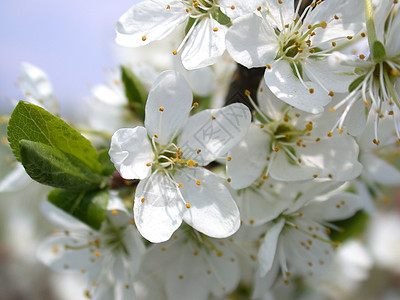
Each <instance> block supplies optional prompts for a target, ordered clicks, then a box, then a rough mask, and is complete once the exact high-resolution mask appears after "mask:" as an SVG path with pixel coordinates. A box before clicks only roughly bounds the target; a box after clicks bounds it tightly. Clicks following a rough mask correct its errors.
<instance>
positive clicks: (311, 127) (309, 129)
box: [306, 123, 313, 131]
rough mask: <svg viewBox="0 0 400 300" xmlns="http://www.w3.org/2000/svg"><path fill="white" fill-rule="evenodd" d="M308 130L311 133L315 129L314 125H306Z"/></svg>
mask: <svg viewBox="0 0 400 300" xmlns="http://www.w3.org/2000/svg"><path fill="white" fill-rule="evenodd" d="M306 129H307V130H308V131H311V130H312V129H313V125H312V123H308V124H306Z"/></svg>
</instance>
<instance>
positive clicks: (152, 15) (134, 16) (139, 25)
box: [115, 0, 189, 47]
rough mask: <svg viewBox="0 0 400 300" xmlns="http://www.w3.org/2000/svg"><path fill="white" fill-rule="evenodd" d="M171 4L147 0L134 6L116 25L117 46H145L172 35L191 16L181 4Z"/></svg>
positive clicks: (164, 0) (157, 0)
mask: <svg viewBox="0 0 400 300" xmlns="http://www.w3.org/2000/svg"><path fill="white" fill-rule="evenodd" d="M170 2H171V1H167V0H146V1H143V2H140V3H138V4H136V5H134V6H132V7H131V8H130V9H129V10H128V11H127V12H126V13H124V14H123V15H122V16H121V17H120V19H119V20H118V22H117V24H116V25H115V31H116V32H117V38H116V42H117V44H119V45H121V46H125V47H139V46H144V45H146V44H148V43H150V42H152V41H155V40H160V39H162V38H164V37H165V36H167V35H168V34H169V33H171V32H172V30H174V28H176V27H177V26H178V25H179V24H180V23H182V22H184V21H185V20H186V19H187V18H188V17H189V14H188V13H187V12H186V11H185V6H184V5H183V4H181V3H180V2H178V1H175V2H174V3H173V4H172V3H171V5H169V4H170ZM167 5H168V6H169V7H170V8H169V9H167Z"/></svg>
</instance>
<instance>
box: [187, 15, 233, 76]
mask: <svg viewBox="0 0 400 300" xmlns="http://www.w3.org/2000/svg"><path fill="white" fill-rule="evenodd" d="M226 31H227V27H226V26H225V25H221V24H219V23H218V22H217V21H215V20H214V19H211V18H204V19H203V20H201V21H200V22H199V23H198V24H197V25H196V27H195V28H194V30H193V32H192V34H191V35H190V37H189V39H188V41H187V42H186V45H185V49H184V50H183V52H182V64H183V66H184V67H185V68H186V69H188V70H193V69H198V68H202V67H206V66H209V65H212V64H214V63H216V62H217V60H218V59H219V58H220V57H221V55H222V54H223V53H224V51H225V34H226Z"/></svg>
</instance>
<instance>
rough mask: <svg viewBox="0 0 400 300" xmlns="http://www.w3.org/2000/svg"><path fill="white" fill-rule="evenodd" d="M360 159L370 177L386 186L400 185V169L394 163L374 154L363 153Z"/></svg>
mask: <svg viewBox="0 0 400 300" xmlns="http://www.w3.org/2000/svg"><path fill="white" fill-rule="evenodd" d="M360 160H361V163H362V164H363V166H364V168H365V172H366V173H367V174H368V177H370V178H372V179H373V180H374V181H376V182H377V183H379V184H382V185H384V186H398V185H400V171H399V170H398V169H397V168H396V167H395V166H394V165H391V164H389V163H388V162H386V161H385V160H384V159H382V158H379V157H377V156H376V155H374V154H362V155H361V157H360Z"/></svg>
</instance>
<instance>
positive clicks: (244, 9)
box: [219, 0, 263, 19]
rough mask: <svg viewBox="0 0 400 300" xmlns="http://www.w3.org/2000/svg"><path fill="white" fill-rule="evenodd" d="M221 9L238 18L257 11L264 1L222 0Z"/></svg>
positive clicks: (231, 16)
mask: <svg viewBox="0 0 400 300" xmlns="http://www.w3.org/2000/svg"><path fill="white" fill-rule="evenodd" d="M219 3H220V4H221V10H222V11H223V12H224V13H225V14H226V15H227V16H229V17H230V18H232V19H236V18H238V17H240V16H244V15H246V14H248V13H251V12H253V11H255V10H256V9H257V8H258V7H260V6H261V5H262V3H263V0H252V1H243V0H220V1H219Z"/></svg>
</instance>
